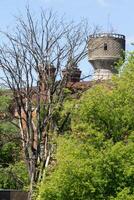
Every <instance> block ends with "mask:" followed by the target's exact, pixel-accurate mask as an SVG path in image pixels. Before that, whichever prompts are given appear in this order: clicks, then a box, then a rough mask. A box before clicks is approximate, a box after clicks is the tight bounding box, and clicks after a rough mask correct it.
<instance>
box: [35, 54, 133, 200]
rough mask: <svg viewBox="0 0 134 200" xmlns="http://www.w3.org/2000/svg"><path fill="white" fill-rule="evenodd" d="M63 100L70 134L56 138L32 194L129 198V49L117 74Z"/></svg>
mask: <svg viewBox="0 0 134 200" xmlns="http://www.w3.org/2000/svg"><path fill="white" fill-rule="evenodd" d="M66 105H67V109H65V111H64V110H63V112H65V113H67V112H71V118H70V123H69V124H68V126H70V129H69V128H68V129H67V130H70V136H69V135H68V137H67V136H66V135H64V136H62V137H59V138H58V142H57V153H56V162H55V165H54V166H53V167H52V168H50V169H49V170H48V173H47V176H46V178H45V180H44V182H42V184H41V186H40V188H39V196H38V200H45V199H46V200H49V199H50V200H51V199H54V200H101V199H102V200H124V199H126V200H133V199H134V181H133V177H134V53H131V54H130V55H129V56H128V61H127V62H126V63H125V64H124V65H123V71H122V72H121V73H120V77H116V76H115V77H113V80H112V81H109V82H106V83H102V84H99V85H97V86H94V87H92V88H91V89H89V90H88V91H87V92H85V93H84V94H83V95H82V97H81V98H80V99H79V100H75V101H74V102H73V104H72V105H73V106H72V107H71V104H69V101H68V103H67V104H65V107H66ZM74 105H75V106H74ZM61 116H62V113H61ZM63 116H64V114H63Z"/></svg>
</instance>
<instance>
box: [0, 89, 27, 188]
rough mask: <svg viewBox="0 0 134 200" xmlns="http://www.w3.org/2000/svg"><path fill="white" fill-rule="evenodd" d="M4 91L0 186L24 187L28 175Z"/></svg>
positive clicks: (0, 113) (0, 110)
mask: <svg viewBox="0 0 134 200" xmlns="http://www.w3.org/2000/svg"><path fill="white" fill-rule="evenodd" d="M6 93H7V92H6ZM6 93H5V92H4V91H1V93H0V188H2V189H26V186H27V184H28V178H27V177H28V176H27V170H26V166H25V164H24V161H23V159H22V158H23V156H22V151H21V140H20V136H19V130H18V128H16V126H14V124H13V120H12V117H11V115H10V110H9V108H10V105H11V104H12V103H13V102H12V101H11V97H10V95H6Z"/></svg>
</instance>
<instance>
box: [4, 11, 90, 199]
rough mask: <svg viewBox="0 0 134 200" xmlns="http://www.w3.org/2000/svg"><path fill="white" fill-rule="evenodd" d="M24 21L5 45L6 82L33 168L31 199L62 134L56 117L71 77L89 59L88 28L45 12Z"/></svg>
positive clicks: (30, 174) (24, 147)
mask: <svg viewBox="0 0 134 200" xmlns="http://www.w3.org/2000/svg"><path fill="white" fill-rule="evenodd" d="M26 13H27V18H26V20H23V19H22V18H18V19H17V20H18V24H17V28H16V31H15V33H14V34H10V33H5V32H4V33H3V32H2V34H4V35H5V36H6V38H7V39H8V43H5V44H3V45H1V46H0V67H1V69H2V70H3V72H4V77H3V78H2V81H3V82H4V84H5V85H6V86H7V87H8V88H10V89H11V91H12V93H13V98H14V102H15V108H16V112H15V117H16V118H17V119H18V120H19V127H20V133H21V139H22V144H23V150H24V155H25V160H26V163H27V166H28V172H29V179H30V189H29V191H30V192H29V199H31V195H32V191H33V186H34V184H36V183H37V182H39V181H40V180H42V178H43V173H44V170H45V168H47V166H48V164H49V163H50V161H51V158H52V149H53V148H52V147H53V145H52V137H53V134H54V132H55V131H56V121H55V120H54V118H53V115H54V113H55V111H56V109H57V107H62V105H63V102H64V88H65V87H66V84H67V78H66V76H64V77H62V70H63V68H66V69H67V70H68V72H70V70H71V69H72V68H73V66H76V65H77V64H78V63H79V62H80V61H81V60H82V59H83V58H85V56H86V55H87V40H88V35H89V32H88V26H87V23H86V22H85V21H82V22H80V23H79V24H74V23H73V22H71V23H66V22H65V21H64V20H63V19H59V20H58V18H57V17H56V15H55V14H53V13H52V12H51V11H50V12H44V11H42V12H41V17H40V20H39V21H36V20H34V18H33V16H32V15H31V13H30V11H29V9H27V12H26Z"/></svg>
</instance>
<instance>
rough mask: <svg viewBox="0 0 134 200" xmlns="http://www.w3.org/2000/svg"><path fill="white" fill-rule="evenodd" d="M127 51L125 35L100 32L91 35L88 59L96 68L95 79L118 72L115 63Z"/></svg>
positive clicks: (106, 77)
mask: <svg viewBox="0 0 134 200" xmlns="http://www.w3.org/2000/svg"><path fill="white" fill-rule="evenodd" d="M124 51H125V36H124V35H121V34H116V33H100V34H94V35H90V36H89V42H88V60H89V62H90V63H91V64H92V65H93V67H94V69H95V73H94V77H93V78H94V79H95V80H98V79H102V80H105V79H109V78H111V76H112V74H113V73H117V70H116V68H115V63H116V62H118V60H119V59H120V58H121V57H122V56H123V52H124Z"/></svg>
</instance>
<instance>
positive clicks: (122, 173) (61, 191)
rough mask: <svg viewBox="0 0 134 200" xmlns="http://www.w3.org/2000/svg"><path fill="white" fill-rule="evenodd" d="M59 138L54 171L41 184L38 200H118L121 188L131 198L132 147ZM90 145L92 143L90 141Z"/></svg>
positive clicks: (133, 149)
mask: <svg viewBox="0 0 134 200" xmlns="http://www.w3.org/2000/svg"><path fill="white" fill-rule="evenodd" d="M102 142H103V146H102V147H101V148H99V149H97V148H95V147H94V146H92V145H91V140H90V144H89V141H87V142H84V143H82V141H81V142H80V141H79V140H77V139H74V138H65V137H64V138H62V137H61V138H59V141H58V150H57V157H56V158H57V163H56V166H55V170H54V171H53V172H51V174H50V175H49V176H47V178H46V179H45V182H44V183H42V186H41V188H40V195H39V197H38V199H40V200H45V199H47V200H49V199H55V200H71V199H73V200H75V199H76V200H80V199H82V200H88V199H89V200H90V199H91V200H97V199H98V200H100V199H103V200H104V199H106V200H108V199H111V198H112V197H113V198H115V197H116V196H117V197H118V196H120V193H121V192H122V190H123V189H124V188H129V189H130V194H131V196H132V197H134V196H133V195H134V193H133V188H134V183H133V176H134V144H133V142H129V143H128V144H124V143H123V142H117V143H116V144H115V145H113V144H112V142H111V141H108V142H104V141H102ZM93 143H94V140H93Z"/></svg>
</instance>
